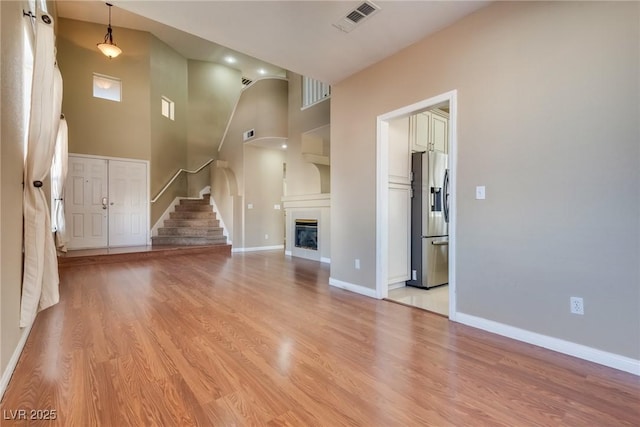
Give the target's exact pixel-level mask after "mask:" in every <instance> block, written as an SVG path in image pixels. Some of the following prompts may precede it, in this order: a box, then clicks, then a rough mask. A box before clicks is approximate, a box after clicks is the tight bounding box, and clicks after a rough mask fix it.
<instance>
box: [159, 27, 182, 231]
mask: <svg viewBox="0 0 640 427" xmlns="http://www.w3.org/2000/svg"><path fill="white" fill-rule="evenodd" d="M150 42H151V43H150V46H151V50H150V84H151V87H150V94H151V97H150V100H149V105H150V119H151V126H150V128H151V135H150V149H151V171H150V183H149V189H150V192H151V197H152V198H153V197H154V196H155V195H156V194H158V192H159V191H160V190H161V189H162V187H164V186H165V185H166V184H167V182H169V180H170V179H171V177H172V176H173V175H174V174H175V173H176V172H177V171H178V170H179V169H180V168H184V167H185V165H186V164H187V110H188V104H187V74H188V73H187V60H186V59H185V58H184V57H183V56H182V55H180V54H179V53H178V52H176V51H175V50H173V49H172V48H171V47H169V46H167V45H166V44H165V43H163V42H162V41H160V40H158V39H157V38H156V37H154V36H151V40H150ZM163 96H164V97H167V98H169V99H170V100H171V101H173V102H174V105H175V116H174V118H175V120H170V119H168V118H167V117H164V116H163V115H162V110H161V99H162V97H163ZM186 183H187V180H186V178H184V177H182V176H181V177H180V179H178V180H176V181H175V182H174V184H173V185H171V187H170V188H169V189H168V190H167V191H166V192H165V194H164V195H163V196H162V199H161V200H158V201H157V202H156V203H153V204H152V205H151V224H155V222H156V221H157V220H158V219H159V218H160V217H161V216H162V213H163V212H164V210H165V209H166V207H167V206H168V205H169V204H170V203H171V201H173V199H174V198H176V197H178V196H185V195H186V191H187V184H186Z"/></svg>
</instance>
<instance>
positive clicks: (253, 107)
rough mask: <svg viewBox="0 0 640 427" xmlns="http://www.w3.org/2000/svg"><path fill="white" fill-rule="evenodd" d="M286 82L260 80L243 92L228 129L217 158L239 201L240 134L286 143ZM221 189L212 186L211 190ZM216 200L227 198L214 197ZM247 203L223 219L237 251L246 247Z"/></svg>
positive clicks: (241, 187) (242, 190)
mask: <svg viewBox="0 0 640 427" xmlns="http://www.w3.org/2000/svg"><path fill="white" fill-rule="evenodd" d="M287 91H288V85H287V81H286V80H283V79H263V80H258V81H256V82H254V83H253V84H252V85H251V86H250V87H248V88H246V89H245V90H243V91H242V94H241V96H240V100H239V101H238V105H237V107H236V111H235V114H234V115H233V118H232V120H231V123H230V125H229V131H228V132H227V134H226V137H225V139H224V142H223V144H222V148H221V150H220V151H219V152H218V158H219V159H220V160H222V161H225V162H226V163H227V165H228V168H229V169H230V170H231V171H232V172H233V174H234V176H235V178H236V185H237V187H236V188H237V191H238V196H239V197H238V198H236V199H235V200H236V202H237V201H238V200H242V199H243V198H244V196H245V190H246V183H245V165H244V145H245V142H244V141H243V137H242V135H243V133H244V132H245V131H247V130H249V129H255V136H254V138H252V140H251V141H253V142H255V141H257V140H259V139H263V138H268V139H273V138H275V139H283V140H284V139H286V138H287V126H288V121H287ZM219 188H224V187H221V186H218V185H215V184H214V185H213V186H212V190H214V191H215V189H219ZM213 197H214V199H215V200H216V203H217V201H218V199H220V198H222V197H229V196H228V195H225V194H224V193H223V194H219V193H215V192H214V193H213ZM246 203H247V202H246V201H244V203H243V206H242V208H241V210H240V211H238V207H239V206H235V204H234V210H233V218H232V219H228V218H225V217H223V220H224V222H225V223H227V222H229V221H232V223H233V237H232V240H233V245H234V247H237V248H244V247H246V244H245V229H244V226H245V222H246V220H245V215H246Z"/></svg>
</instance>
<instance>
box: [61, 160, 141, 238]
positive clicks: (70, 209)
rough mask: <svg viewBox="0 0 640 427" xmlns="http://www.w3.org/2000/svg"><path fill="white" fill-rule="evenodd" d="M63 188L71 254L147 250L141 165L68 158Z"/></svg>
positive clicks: (131, 162)
mask: <svg viewBox="0 0 640 427" xmlns="http://www.w3.org/2000/svg"><path fill="white" fill-rule="evenodd" d="M66 185H67V187H66V188H67V190H66V191H67V194H66V203H65V212H66V217H67V224H68V225H67V227H68V229H69V230H70V236H69V244H68V248H69V249H85V248H105V247H110V246H138V245H146V244H147V238H148V237H147V235H148V228H149V227H148V201H147V164H146V163H145V162H136V161H120V160H111V159H95V158H89V157H80V156H77V157H76V156H69V173H68V175H67V184H66ZM103 202H106V204H103Z"/></svg>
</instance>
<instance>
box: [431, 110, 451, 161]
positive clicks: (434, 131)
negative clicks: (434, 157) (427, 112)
mask: <svg viewBox="0 0 640 427" xmlns="http://www.w3.org/2000/svg"><path fill="white" fill-rule="evenodd" d="M436 111H437V110H434V111H432V113H431V148H432V149H433V150H435V151H442V152H444V153H448V152H449V150H448V146H449V144H448V142H449V117H448V116H447V117H445V116H443V115H440V114H439V113H437V112H436Z"/></svg>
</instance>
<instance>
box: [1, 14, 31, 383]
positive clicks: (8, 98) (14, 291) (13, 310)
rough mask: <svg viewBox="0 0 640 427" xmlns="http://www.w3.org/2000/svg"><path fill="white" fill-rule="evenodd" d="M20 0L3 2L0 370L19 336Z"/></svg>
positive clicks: (21, 40) (20, 215)
mask: <svg viewBox="0 0 640 427" xmlns="http://www.w3.org/2000/svg"><path fill="white" fill-rule="evenodd" d="M23 7H24V6H23V4H22V3H21V2H8V1H3V2H0V11H1V12H0V14H1V15H0V22H1V25H0V45H1V51H2V60H1V63H0V92H1V94H2V96H0V111H1V114H0V182H1V183H2V187H1V189H0V256H1V258H0V259H1V264H2V266H1V268H0V376H1V375H2V374H4V373H5V369H6V368H7V364H8V362H9V359H10V358H11V356H12V355H13V353H14V351H15V350H16V347H17V344H18V341H19V339H20V335H21V330H20V328H19V327H18V325H19V322H20V295H21V288H22V286H21V282H22V175H23V167H22V165H23V146H22V144H23V141H24V138H25V134H26V129H25V128H24V126H23V118H24V116H25V110H24V108H23V104H22V99H23V94H24V91H25V87H24V85H23V77H22V75H23V69H22V63H23V52H22V46H23V34H24V33H23V30H22V23H23V18H22V8H23Z"/></svg>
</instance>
